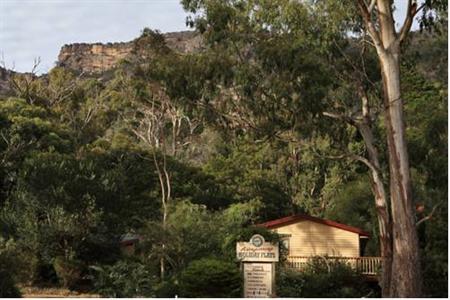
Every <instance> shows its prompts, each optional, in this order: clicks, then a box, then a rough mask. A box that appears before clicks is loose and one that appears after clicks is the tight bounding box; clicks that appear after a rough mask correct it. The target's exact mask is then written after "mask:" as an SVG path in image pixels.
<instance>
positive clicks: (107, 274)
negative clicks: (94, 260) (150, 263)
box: [93, 260, 156, 298]
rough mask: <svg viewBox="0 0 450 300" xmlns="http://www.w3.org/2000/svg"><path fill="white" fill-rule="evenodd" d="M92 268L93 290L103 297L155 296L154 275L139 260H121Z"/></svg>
mask: <svg viewBox="0 0 450 300" xmlns="http://www.w3.org/2000/svg"><path fill="white" fill-rule="evenodd" d="M93 269H94V271H95V275H94V280H93V281H94V288H95V291H96V292H97V293H99V294H100V295H102V296H104V297H113V298H129V297H155V293H154V290H153V287H154V286H155V282H156V277H155V276H153V275H152V274H151V272H150V271H149V270H148V268H147V266H145V265H143V264H142V263H140V262H137V261H131V260H121V261H118V262H117V263H115V264H114V265H111V266H103V267H93Z"/></svg>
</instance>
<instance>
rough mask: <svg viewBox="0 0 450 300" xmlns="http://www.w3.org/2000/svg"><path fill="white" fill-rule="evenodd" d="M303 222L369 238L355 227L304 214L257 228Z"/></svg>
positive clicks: (367, 234) (267, 223)
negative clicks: (314, 223) (318, 224)
mask: <svg viewBox="0 0 450 300" xmlns="http://www.w3.org/2000/svg"><path fill="white" fill-rule="evenodd" d="M304 220H307V221H312V222H316V223H320V224H324V225H328V226H332V227H336V228H339V229H342V230H346V231H350V232H354V233H358V234H359V235H362V236H366V237H370V234H369V233H367V232H365V231H364V230H362V229H360V228H356V227H353V226H349V225H345V224H341V223H338V222H335V221H331V220H326V219H321V218H316V217H312V216H309V215H304V214H298V215H293V216H289V217H285V218H281V219H277V220H272V221H268V222H265V223H262V224H259V225H258V226H262V227H266V228H268V229H274V228H278V227H282V226H286V225H290V224H294V223H297V222H300V221H304Z"/></svg>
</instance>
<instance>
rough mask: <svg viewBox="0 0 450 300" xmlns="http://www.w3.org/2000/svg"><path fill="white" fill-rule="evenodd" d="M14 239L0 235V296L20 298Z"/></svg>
mask: <svg viewBox="0 0 450 300" xmlns="http://www.w3.org/2000/svg"><path fill="white" fill-rule="evenodd" d="M13 247H14V243H13V242H12V241H6V240H5V239H3V238H2V237H0V298H18V297H20V291H19V289H18V288H17V287H16V283H15V277H16V276H15V275H16V271H17V270H16V266H15V259H14V253H13V249H14V248H13Z"/></svg>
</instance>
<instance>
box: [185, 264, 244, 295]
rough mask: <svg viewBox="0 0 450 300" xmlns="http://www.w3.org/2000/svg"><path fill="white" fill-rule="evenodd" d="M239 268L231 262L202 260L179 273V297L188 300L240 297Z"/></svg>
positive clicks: (240, 280)
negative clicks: (187, 298)
mask: <svg viewBox="0 0 450 300" xmlns="http://www.w3.org/2000/svg"><path fill="white" fill-rule="evenodd" d="M241 283H242V279H241V274H240V270H239V267H238V266H237V265H236V264H234V263H231V262H227V261H223V260H219V259H215V258H203V259H200V260H196V261H193V262H191V263H190V264H189V266H188V267H187V268H186V269H185V270H184V271H183V272H182V273H181V276H180V296H181V297H190V298H229V297H231V298H233V297H240V296H241Z"/></svg>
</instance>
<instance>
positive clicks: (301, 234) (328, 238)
mask: <svg viewBox="0 0 450 300" xmlns="http://www.w3.org/2000/svg"><path fill="white" fill-rule="evenodd" d="M272 230H273V231H275V232H277V233H279V234H283V235H288V236H290V237H289V256H314V255H327V256H345V257H359V256H360V251H359V234H358V233H354V232H350V231H347V230H343V229H339V228H336V227H332V226H327V225H324V224H320V223H317V222H312V221H308V220H302V221H299V222H297V223H294V224H290V225H284V226H281V227H278V228H274V229H272Z"/></svg>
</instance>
